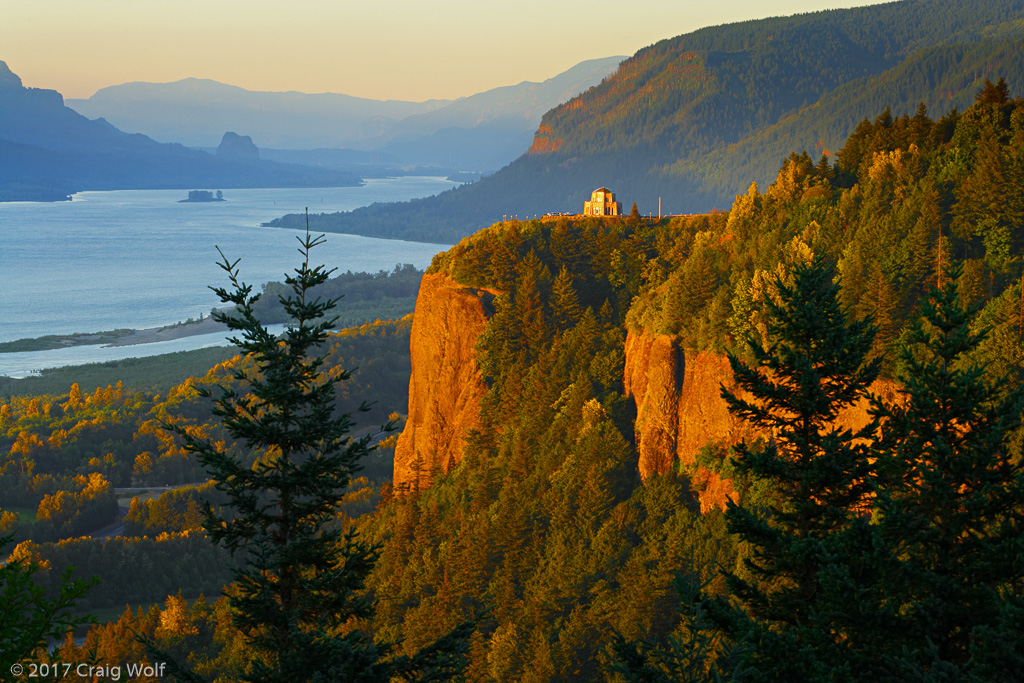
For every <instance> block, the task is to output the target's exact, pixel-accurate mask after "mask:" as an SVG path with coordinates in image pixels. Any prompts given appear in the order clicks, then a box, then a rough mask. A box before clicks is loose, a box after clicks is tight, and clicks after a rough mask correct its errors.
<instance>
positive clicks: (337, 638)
mask: <svg viewBox="0 0 1024 683" xmlns="http://www.w3.org/2000/svg"><path fill="white" fill-rule="evenodd" d="M322 241H323V237H322V236H320V237H317V238H312V237H310V235H309V234H308V233H307V234H306V237H305V239H304V240H303V239H300V243H301V245H302V246H301V248H300V250H299V251H300V253H301V254H302V255H303V263H302V266H301V267H300V268H298V269H296V270H295V274H294V275H293V276H288V277H287V278H286V280H285V283H286V284H287V285H288V286H289V287H290V288H291V295H289V296H287V297H281V299H280V301H281V305H282V306H283V307H284V309H285V311H286V312H287V314H288V316H289V318H290V319H291V321H292V322H291V323H290V324H289V325H288V327H287V329H286V331H285V333H284V335H283V336H282V337H281V338H277V337H275V336H274V335H272V334H271V333H270V332H269V331H268V330H267V329H266V328H265V327H264V326H263V325H262V324H261V323H260V322H259V320H258V319H257V318H256V317H255V314H254V310H253V304H254V303H255V302H256V300H257V299H258V298H259V295H258V294H257V295H252V287H251V286H249V285H246V284H244V283H242V282H240V281H239V279H238V270H237V264H238V261H235V262H229V261H228V260H227V258H224V259H223V262H222V263H221V264H220V267H221V268H223V269H224V270H225V271H226V272H227V273H228V278H229V280H230V282H231V285H232V289H231V290H230V291H229V290H225V289H223V288H215V289H214V291H215V292H216V293H217V295H218V296H219V297H220V298H221V301H222V302H224V303H228V304H231V305H233V306H234V307H235V310H234V312H233V313H216V314H215V318H216V319H217V320H218V321H220V322H223V323H225V324H227V325H228V327H229V328H230V329H231V330H232V331H234V332H236V333H238V334H239V336H238V337H235V338H233V339H232V341H233V343H235V344H236V345H237V346H238V347H239V348H240V349H241V350H242V351H243V352H244V353H245V354H246V355H247V356H249V357H251V358H252V359H253V360H254V361H255V365H256V368H257V370H256V371H255V372H253V373H251V374H246V372H245V371H244V370H237V371H236V372H235V374H234V377H235V379H236V380H237V381H238V382H239V383H240V386H241V387H243V388H242V389H235V388H228V387H221V388H220V390H219V396H218V397H217V398H216V400H215V404H214V408H213V413H214V414H215V415H216V416H217V417H219V418H220V419H221V421H222V422H223V424H224V427H225V429H226V430H227V432H228V433H229V434H230V436H231V437H232V439H234V440H235V441H236V442H237V443H241V444H245V447H246V448H247V449H250V450H251V451H253V452H254V453H255V454H256V455H257V459H256V462H255V464H254V465H253V466H252V467H251V468H249V467H246V466H243V465H242V464H241V462H240V460H239V458H238V457H237V456H236V455H235V454H233V453H231V452H228V451H226V450H225V449H224V448H223V446H222V445H221V444H218V443H216V442H213V441H211V440H205V439H200V438H196V437H194V436H191V435H189V434H188V433H186V432H185V431H184V430H182V429H180V428H177V429H176V431H177V432H178V434H179V435H181V436H182V437H183V438H184V440H185V443H186V447H187V448H188V450H190V451H191V452H193V453H195V454H196V455H197V458H198V459H199V461H200V462H201V463H202V464H203V465H204V466H205V467H206V468H207V471H208V472H209V473H210V475H211V477H212V478H213V480H214V481H215V482H216V483H215V485H216V487H217V488H218V489H219V490H221V491H223V492H224V493H225V494H226V495H227V498H228V503H227V504H226V506H225V507H226V508H227V511H228V512H227V513H226V514H221V513H220V512H218V511H215V510H214V509H213V508H211V507H210V506H209V505H207V507H206V521H205V523H204V527H205V528H206V530H207V533H208V535H209V536H210V539H211V540H212V541H213V542H214V543H217V544H219V545H221V546H223V547H225V548H226V549H228V550H229V551H230V552H231V553H232V555H233V556H234V557H235V558H236V560H237V559H238V558H241V559H242V562H241V564H240V566H238V567H237V568H236V569H235V582H234V583H233V584H232V586H231V587H230V589H229V590H228V596H229V600H230V604H231V608H232V613H233V619H234V622H235V625H236V626H237V627H238V628H239V630H240V631H241V632H242V633H243V634H244V635H245V637H246V639H247V641H248V645H249V647H250V648H251V651H252V655H253V656H252V658H251V661H250V663H249V665H248V667H247V670H246V671H245V672H244V673H243V680H246V681H280V682H282V683H285V682H287V683H295V682H297V681H342V680H344V681H364V680H365V681H371V680H372V681H377V680H389V678H390V677H393V676H401V677H403V678H407V679H417V680H423V679H430V680H438V679H444V678H450V677H456V676H459V675H461V671H462V668H463V666H464V662H463V655H464V653H465V651H466V647H467V644H466V640H467V638H468V635H469V632H470V631H471V630H472V626H471V625H468V624H465V625H462V626H460V627H459V628H457V629H456V630H455V631H453V632H452V633H451V634H449V635H448V636H446V637H445V638H443V639H442V640H440V641H438V642H437V643H435V644H434V645H433V646H430V647H427V648H425V649H424V650H422V651H421V652H420V653H419V654H417V655H415V656H412V657H408V656H403V657H394V658H389V655H390V651H391V646H389V645H387V644H380V643H374V642H373V640H372V639H371V638H370V637H369V636H368V635H366V634H364V633H362V632H361V631H359V630H348V629H350V628H351V625H348V626H347V628H344V629H343V628H342V627H343V626H346V624H347V622H349V621H350V620H355V619H360V618H366V617H369V616H370V615H371V614H372V611H373V605H372V603H371V601H370V600H369V599H368V598H366V597H363V596H361V595H359V591H360V589H361V588H362V586H363V582H364V579H365V578H366V575H367V574H368V573H369V571H370V570H371V568H372V567H373V564H374V561H375V560H376V559H377V548H376V547H375V546H372V545H370V544H367V543H366V542H363V541H361V540H360V539H359V538H358V536H357V534H356V533H355V532H354V531H348V532H345V533H343V532H342V531H341V529H339V528H338V526H337V525H336V524H334V523H333V520H334V514H335V509H336V508H337V506H338V504H339V503H340V502H341V500H342V498H343V496H344V495H345V493H346V491H347V489H348V486H349V482H350V481H351V478H352V475H353V473H354V472H356V471H358V470H359V461H360V459H361V458H363V457H364V456H366V455H367V454H368V453H369V452H370V450H372V448H371V445H370V439H371V436H365V437H363V438H360V439H353V438H352V437H350V435H349V434H350V432H351V429H352V426H353V421H352V418H351V416H350V415H349V414H342V415H335V414H334V402H335V394H336V389H337V385H338V384H339V383H340V382H342V381H344V380H345V379H347V378H348V376H349V375H348V373H347V372H341V373H333V372H327V368H325V367H324V359H323V356H322V355H317V354H318V353H320V348H321V346H322V345H323V344H324V342H325V341H326V340H327V335H328V331H329V330H330V329H331V328H332V327H333V324H334V319H333V318H329V317H327V316H329V314H330V312H331V310H332V309H333V308H334V307H335V305H336V300H327V301H324V300H321V299H320V298H319V297H317V298H313V296H312V295H311V290H312V289H313V288H314V287H315V286H317V285H319V284H321V283H322V282H324V281H325V280H326V279H327V278H328V276H329V275H330V272H331V271H328V270H326V269H325V268H324V267H323V266H318V267H315V268H311V267H310V266H309V252H310V250H311V249H312V248H314V247H316V246H317V245H318V244H320V243H321V242H322ZM221 256H222V257H223V253H222V254H221ZM206 395H207V396H209V395H210V392H206ZM361 409H362V410H365V409H366V406H365V404H364V405H363V406H362V407H361ZM389 428H390V426H387V427H385V429H389ZM186 678H187V676H186Z"/></svg>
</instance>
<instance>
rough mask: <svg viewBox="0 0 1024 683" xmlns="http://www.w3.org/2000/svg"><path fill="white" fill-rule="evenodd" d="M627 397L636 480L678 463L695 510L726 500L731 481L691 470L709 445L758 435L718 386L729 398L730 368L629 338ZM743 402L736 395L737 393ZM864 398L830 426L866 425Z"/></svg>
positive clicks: (875, 387) (885, 387)
mask: <svg viewBox="0 0 1024 683" xmlns="http://www.w3.org/2000/svg"><path fill="white" fill-rule="evenodd" d="M623 379H624V382H625V388H626V395H627V396H630V397H632V398H633V399H634V400H635V401H636V407H637V418H636V424H635V427H634V432H635V438H636V446H637V451H638V453H639V468H640V476H641V477H643V478H644V479H646V478H647V477H649V476H650V475H652V474H655V473H664V472H667V471H668V470H669V468H670V467H672V464H673V463H674V462H675V461H676V460H678V461H680V462H681V463H682V464H683V466H684V467H687V468H688V469H689V471H690V472H691V476H692V478H693V482H694V484H695V486H696V487H697V488H698V489H699V490H700V491H701V493H700V499H701V508H702V509H708V508H710V507H721V506H724V505H725V500H726V498H727V497H729V496H730V495H731V493H732V489H731V481H730V480H729V479H722V478H720V477H719V476H718V475H717V474H716V473H714V472H708V471H706V470H704V469H703V468H701V467H698V466H696V465H695V461H694V459H695V456H696V454H697V452H698V451H699V450H700V449H701V447H702V446H704V445H705V444H708V443H717V444H723V445H731V444H735V443H738V442H739V441H741V440H743V439H748V438H750V439H752V438H756V437H758V436H760V434H758V433H757V432H756V431H754V430H753V429H752V428H751V427H750V425H748V424H747V423H745V422H744V421H742V420H740V419H738V418H736V417H735V416H733V415H731V414H730V413H729V410H728V408H727V406H726V403H725V401H724V400H723V399H722V397H721V386H723V385H724V386H725V387H726V388H727V389H729V390H730V391H733V392H736V391H737V387H736V383H735V381H734V380H733V375H732V370H731V368H730V367H729V361H728V360H727V359H726V358H725V357H724V356H722V355H721V354H717V353H713V352H710V351H699V352H698V351H692V350H688V349H683V348H680V346H679V344H678V341H677V340H676V339H675V338H674V337H670V336H668V335H657V336H655V335H651V334H648V333H645V332H634V331H630V332H629V334H628V336H627V337H626V369H625V376H624V378H623ZM871 391H872V392H873V393H875V394H879V395H881V396H882V397H883V398H885V399H887V400H893V399H894V398H895V393H896V387H895V385H893V384H892V383H891V382H887V381H883V380H878V381H876V382H875V383H874V384H872V385H871ZM739 394H740V395H741V396H742V395H743V392H739ZM867 409H868V402H867V400H866V399H862V400H861V401H858V402H857V403H856V404H854V405H851V406H849V407H847V408H846V409H845V410H843V411H842V412H840V414H839V416H838V417H837V419H836V424H837V425H838V426H841V427H846V428H849V429H858V428H860V427H863V426H864V425H865V424H867V421H868V419H869V418H868V412H867Z"/></svg>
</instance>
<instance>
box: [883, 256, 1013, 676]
mask: <svg viewBox="0 0 1024 683" xmlns="http://www.w3.org/2000/svg"><path fill="white" fill-rule="evenodd" d="M956 278H957V273H955V272H954V273H950V274H948V275H947V284H946V285H945V287H943V288H942V289H941V290H939V289H933V290H932V293H931V297H930V299H929V300H927V301H925V302H924V303H923V305H922V318H921V319H920V320H918V321H916V322H914V323H913V324H912V325H911V327H910V331H909V334H908V337H907V340H906V343H905V345H904V346H903V347H902V349H901V351H900V367H901V368H902V370H903V372H902V374H901V376H900V378H899V379H900V380H901V384H902V385H903V387H904V391H905V401H904V402H897V403H893V404H882V403H880V402H876V405H875V409H876V410H877V411H878V414H879V416H880V417H881V418H883V421H882V429H881V438H880V440H879V442H878V443H877V445H876V448H875V449H874V450H875V452H876V454H877V457H878V458H879V460H878V466H879V468H880V472H881V482H880V485H879V490H878V501H877V503H876V507H877V510H878V517H879V519H880V521H879V529H880V533H881V534H882V535H883V537H884V538H886V539H887V540H888V541H889V543H890V544H891V547H892V550H893V552H894V553H895V555H896V556H898V557H899V558H900V569H899V571H898V572H894V573H893V574H892V575H891V577H890V578H891V581H890V582H889V584H890V585H889V586H888V591H889V592H890V594H891V595H892V596H893V599H895V600H898V602H899V604H900V605H901V609H900V615H901V617H900V620H901V628H900V632H901V641H902V642H903V643H904V644H906V645H907V647H908V652H909V653H912V655H913V656H912V657H910V658H909V661H904V662H903V664H902V666H903V667H904V670H906V671H920V670H921V669H923V668H929V669H934V668H935V667H936V665H937V662H943V663H946V664H947V665H948V664H951V665H955V666H957V667H960V669H961V671H962V672H963V673H967V674H971V675H978V672H979V671H980V670H982V669H981V667H982V666H983V665H986V666H991V665H997V666H996V671H1002V674H1001V675H999V674H996V675H994V677H988V676H982V677H981V680H1016V679H1014V678H1013V676H1014V675H1019V673H1020V671H1021V670H1024V655H1022V654H1021V650H1020V649H1019V648H1020V646H1021V644H1022V637H1024V632H1022V629H1021V622H1019V621H1018V622H1017V623H1016V625H1015V626H1011V625H1010V624H1008V623H1006V615H1007V610H1008V609H1009V610H1011V611H1015V612H1016V613H1017V614H1020V611H1021V609H1022V608H1024V600H1022V590H1024V540H1022V538H1024V471H1022V469H1021V467H1020V463H1019V462H1016V461H1015V460H1014V459H1012V458H1011V457H1010V453H1009V439H1010V435H1011V432H1012V430H1014V429H1016V428H1018V427H1019V426H1020V421H1021V411H1022V408H1024V393H1022V388H1021V386H1020V385H1019V383H1016V382H1007V381H1001V382H997V383H995V384H990V383H989V382H988V381H987V380H986V378H985V369H984V368H983V367H981V366H980V365H978V364H976V363H973V362H969V361H968V358H969V355H970V354H971V353H972V352H973V350H974V349H975V348H976V347H977V346H978V345H979V344H980V343H981V342H982V341H983V339H984V337H985V332H980V331H976V330H973V329H972V319H973V317H974V313H975V310H974V309H972V308H970V307H968V308H964V307H961V305H960V303H959V300H958V296H957V294H956V291H957V290H956V284H955V282H954V281H955V279H956ZM1008 387H1011V388H1008ZM1011 643H1016V650H1014V647H1012V646H1010V645H1011ZM1005 646H1010V647H1008V651H1007V652H1005V653H1003V652H1001V650H1003V649H1006V647H1005ZM1013 671H1015V672H1016V674H1011V673H1010V672H1013Z"/></svg>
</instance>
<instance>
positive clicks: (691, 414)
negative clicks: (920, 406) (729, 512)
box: [394, 273, 896, 510]
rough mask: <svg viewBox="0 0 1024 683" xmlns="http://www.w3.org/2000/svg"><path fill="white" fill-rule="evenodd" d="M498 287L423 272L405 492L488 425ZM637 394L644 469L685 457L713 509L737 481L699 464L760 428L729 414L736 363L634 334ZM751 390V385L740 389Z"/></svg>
mask: <svg viewBox="0 0 1024 683" xmlns="http://www.w3.org/2000/svg"><path fill="white" fill-rule="evenodd" d="M495 294H497V292H494V291H492V290H483V289H473V288H470V287H465V286H463V285H460V284H458V283H456V282H455V281H454V280H452V279H451V278H449V277H448V276H447V275H444V274H436V273H429V274H427V275H424V276H423V282H422V284H421V285H420V293H419V297H418V298H417V300H416V314H415V317H414V319H413V325H412V336H411V340H410V351H411V355H412V377H411V379H410V381H409V416H408V419H407V422H406V425H405V429H404V430H403V431H402V434H401V435H400V436H399V439H398V445H397V447H396V449H395V474H394V486H395V488H396V490H416V489H419V488H423V487H425V486H429V484H430V480H431V476H432V474H433V473H436V472H447V471H449V470H450V469H451V467H452V466H453V465H454V464H455V463H458V462H459V461H460V460H461V458H462V453H463V449H464V448H465V446H466V437H467V435H468V433H469V431H470V430H472V429H475V428H477V427H479V425H480V417H479V414H480V402H481V400H482V399H483V396H484V393H485V392H486V390H487V386H486V384H485V383H484V380H483V377H482V376H481V373H480V370H479V368H478V366H477V360H476V341H477V338H478V337H479V336H480V334H482V333H483V331H484V327H485V325H486V324H487V318H488V317H489V311H490V302H491V299H492V298H493V297H494V296H495ZM623 381H624V384H625V390H626V395H627V396H630V397H631V398H633V399H634V400H635V401H636V406H637V418H636V423H635V425H634V435H635V439H636V446H637V452H638V455H639V463H638V465H639V470H640V476H641V477H642V478H644V479H646V478H648V477H650V476H651V475H652V474H662V473H665V472H667V471H669V470H670V469H671V468H672V467H673V466H675V463H676V462H677V461H678V462H680V463H681V464H682V465H683V467H684V469H686V471H687V473H688V475H689V476H690V477H691V481H692V483H693V485H694V487H695V488H696V489H697V490H698V492H699V496H700V502H701V508H702V509H704V510H708V509H712V508H716V507H717V508H721V507H724V505H725V503H726V500H727V499H728V498H729V497H731V496H732V495H733V490H732V481H731V480H730V479H728V478H723V477H722V476H720V475H719V474H718V473H716V472H712V471H708V470H706V469H704V468H703V467H700V466H698V465H697V464H696V460H695V456H696V454H697V453H698V451H700V449H701V448H702V447H703V446H705V445H706V444H709V443H714V444H721V445H732V444H736V443H738V442H740V441H741V440H743V439H754V438H757V437H758V436H760V434H759V433H758V432H757V431H756V430H754V429H753V428H752V427H751V426H750V425H749V424H747V423H746V422H744V421H743V420H741V419H739V418H737V417H735V416H733V415H732V414H730V413H729V410H728V407H727V405H726V403H725V401H724V400H723V399H722V397H721V386H723V385H724V386H725V387H727V388H728V389H730V390H731V391H736V390H737V387H736V384H735V381H734V380H733V375H732V370H731V368H730V367H729V361H728V360H727V359H726V357H725V356H723V355H722V354H719V353H715V352H712V351H693V350H688V349H684V348H682V347H681V346H680V345H679V342H678V340H677V339H676V338H674V337H670V336H668V335H651V334H647V333H645V332H635V331H630V332H629V334H628V336H627V337H626V363H625V373H624V377H623ZM871 391H872V392H873V393H875V394H879V395H881V396H882V397H883V398H885V399H887V400H894V399H895V395H896V387H895V385H894V384H893V383H891V382H886V381H881V380H880V381H876V382H875V383H874V384H873V385H872V386H871ZM741 395H742V392H741ZM867 409H868V402H867V400H861V401H860V402H858V403H857V404H855V405H852V406H850V407H848V408H847V409H845V410H844V411H842V412H841V413H840V414H839V416H838V418H837V419H836V423H837V425H840V426H843V427H847V428H850V429H857V428H859V427H862V426H864V425H865V424H867V421H868V412H867Z"/></svg>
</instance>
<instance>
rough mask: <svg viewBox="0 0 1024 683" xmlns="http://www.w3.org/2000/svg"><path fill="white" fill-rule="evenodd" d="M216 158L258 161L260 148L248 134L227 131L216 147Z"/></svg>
mask: <svg viewBox="0 0 1024 683" xmlns="http://www.w3.org/2000/svg"><path fill="white" fill-rule="evenodd" d="M217 158H218V159H226V160H228V161H259V160H260V150H259V148H258V147H256V144H255V143H254V142H253V141H252V138H251V137H249V136H248V135H239V134H238V133H232V132H231V131H228V132H227V133H224V137H223V138H221V140H220V145H219V146H218V147H217Z"/></svg>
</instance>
